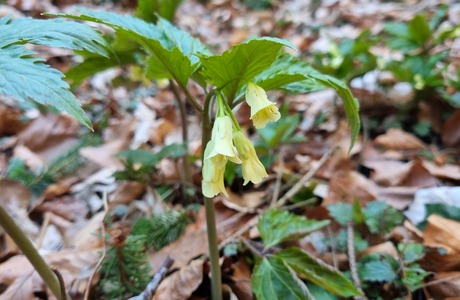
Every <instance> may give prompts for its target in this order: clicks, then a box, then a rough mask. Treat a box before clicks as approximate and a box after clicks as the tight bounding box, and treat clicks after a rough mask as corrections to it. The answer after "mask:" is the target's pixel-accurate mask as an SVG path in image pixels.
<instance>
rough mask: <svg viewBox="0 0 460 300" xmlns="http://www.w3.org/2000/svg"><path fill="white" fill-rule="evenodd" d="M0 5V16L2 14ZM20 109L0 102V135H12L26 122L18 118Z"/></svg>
mask: <svg viewBox="0 0 460 300" xmlns="http://www.w3.org/2000/svg"><path fill="white" fill-rule="evenodd" d="M1 7H3V5H0V16H1V15H2V12H1ZM20 117H21V111H20V110H19V109H17V108H11V107H8V106H5V105H3V104H1V103H0V136H4V135H13V134H16V133H18V132H19V131H21V130H22V129H23V128H24V127H25V126H26V123H24V122H23V121H21V120H20Z"/></svg>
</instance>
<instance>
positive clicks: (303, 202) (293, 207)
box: [282, 198, 316, 210]
mask: <svg viewBox="0 0 460 300" xmlns="http://www.w3.org/2000/svg"><path fill="white" fill-rule="evenodd" d="M315 202H316V198H310V199H307V200H304V201H301V202H297V203H294V204H291V205H287V206H285V207H282V209H284V210H294V209H296V208H299V207H304V206H307V205H310V204H313V203H315Z"/></svg>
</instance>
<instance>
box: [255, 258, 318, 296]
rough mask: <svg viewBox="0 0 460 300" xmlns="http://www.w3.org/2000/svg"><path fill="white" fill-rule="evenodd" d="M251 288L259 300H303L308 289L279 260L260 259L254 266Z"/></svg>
mask: <svg viewBox="0 0 460 300" xmlns="http://www.w3.org/2000/svg"><path fill="white" fill-rule="evenodd" d="M251 287H252V289H253V291H254V293H255V294H256V297H257V299H259V300H291V299H292V300H305V299H309V298H308V295H309V292H308V289H307V286H306V285H305V283H303V282H302V281H301V280H300V279H299V278H298V277H297V275H296V274H295V273H294V271H293V270H292V269H291V268H289V267H288V266H287V265H286V264H285V263H284V262H283V260H282V259H281V258H279V257H269V258H265V257H264V258H262V259H261V260H260V261H259V262H258V263H257V264H256V266H255V268H254V272H253V273H252V277H251Z"/></svg>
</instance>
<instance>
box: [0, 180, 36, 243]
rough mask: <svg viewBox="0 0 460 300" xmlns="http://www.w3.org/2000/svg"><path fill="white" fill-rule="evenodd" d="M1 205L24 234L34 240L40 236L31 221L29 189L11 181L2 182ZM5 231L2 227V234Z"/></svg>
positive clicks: (0, 229) (0, 186)
mask: <svg viewBox="0 0 460 300" xmlns="http://www.w3.org/2000/svg"><path fill="white" fill-rule="evenodd" d="M0 191H1V192H0V205H1V206H2V207H3V208H4V209H5V210H6V212H7V213H8V214H9V215H10V217H11V218H13V220H15V222H16V224H18V226H19V227H20V228H21V230H22V231H24V233H25V234H26V235H27V236H28V237H30V238H32V239H34V238H35V237H36V236H37V234H38V226H37V225H36V224H35V223H34V222H32V221H31V220H30V219H29V213H28V208H29V203H30V199H31V194H30V191H29V189H28V188H27V187H26V186H25V185H23V184H22V183H19V182H18V181H15V180H11V179H2V180H0ZM2 231H3V229H2V228H1V227H0V232H2Z"/></svg>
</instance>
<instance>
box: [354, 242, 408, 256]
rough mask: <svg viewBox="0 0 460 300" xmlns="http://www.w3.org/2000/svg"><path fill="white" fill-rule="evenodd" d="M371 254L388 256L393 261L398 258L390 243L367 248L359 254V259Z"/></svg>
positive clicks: (394, 248) (393, 246) (396, 251)
mask: <svg viewBox="0 0 460 300" xmlns="http://www.w3.org/2000/svg"><path fill="white" fill-rule="evenodd" d="M372 253H381V254H388V255H390V256H392V257H393V258H395V259H398V258H399V255H398V250H396V247H395V245H394V244H393V243H392V242H385V243H382V244H378V245H375V246H372V247H369V248H367V249H366V250H364V251H363V252H361V253H360V254H359V257H362V256H364V255H367V254H372Z"/></svg>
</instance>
